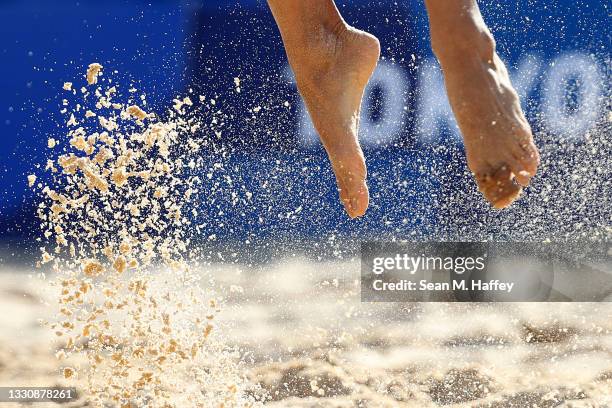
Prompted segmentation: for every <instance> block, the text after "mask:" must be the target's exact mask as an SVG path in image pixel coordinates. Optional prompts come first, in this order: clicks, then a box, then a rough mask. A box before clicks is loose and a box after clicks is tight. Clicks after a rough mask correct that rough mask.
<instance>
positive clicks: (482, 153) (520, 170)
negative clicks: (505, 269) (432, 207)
mask: <svg viewBox="0 0 612 408" xmlns="http://www.w3.org/2000/svg"><path fill="white" fill-rule="evenodd" d="M425 4H426V6H427V11H428V14H429V21H430V31H431V43H432V48H433V51H434V53H435V54H436V57H437V58H438V60H439V61H440V65H441V66H442V70H443V72H444V80H445V85H446V90H447V94H448V98H449V102H450V104H451V107H452V109H453V112H454V114H455V117H456V118H457V123H458V125H459V128H460V129H461V133H462V135H463V138H464V142H465V149H466V154H467V160H468V165H469V167H470V169H471V170H472V172H473V173H474V175H475V177H476V181H477V183H478V187H479V189H480V190H481V192H482V193H483V195H484V196H485V198H487V200H489V201H490V202H491V203H492V204H493V206H495V207H496V208H503V207H506V206H508V205H510V204H511V203H512V202H513V201H514V200H515V199H516V198H517V197H518V196H519V194H520V192H521V186H527V185H528V184H529V182H530V179H531V177H533V176H534V175H535V173H536V170H537V166H538V164H539V156H538V151H537V149H536V147H535V145H534V144H533V137H532V134H531V129H530V127H529V124H528V123H527V120H526V119H525V116H524V114H523V112H522V110H521V106H520V102H519V99H518V96H517V94H516V92H515V90H514V88H513V87H512V84H511V83H510V78H509V76H508V72H507V70H506V67H505V66H504V64H503V62H502V61H501V59H500V58H499V56H498V55H497V53H496V52H495V41H494V40H493V37H492V35H491V33H490V31H489V29H488V28H487V26H486V25H485V23H484V20H483V19H482V16H481V14H480V10H479V9H478V5H477V4H476V1H475V0H425Z"/></svg>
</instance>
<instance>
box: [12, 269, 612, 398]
mask: <svg viewBox="0 0 612 408" xmlns="http://www.w3.org/2000/svg"><path fill="white" fill-rule="evenodd" d="M351 271H354V273H352V272H351ZM357 271H358V268H357V264H356V263H355V262H353V263H351V262H333V263H320V262H311V261H307V260H292V261H284V262H281V263H278V264H270V265H265V266H263V267H260V268H253V267H247V266H244V267H240V266H236V265H234V266H227V265H225V266H224V265H214V266H210V267H206V268H205V270H204V269H202V270H201V271H200V273H203V274H207V275H208V274H209V273H211V272H212V273H213V274H214V275H215V276H217V277H220V280H219V282H218V285H217V286H218V288H219V289H220V290H222V291H223V288H225V292H224V293H223V294H222V297H223V298H224V299H225V306H224V308H223V310H222V311H221V313H220V314H219V316H218V317H219V318H220V321H219V322H218V323H219V324H220V326H222V330H223V335H222V338H223V341H224V342H226V343H225V344H224V346H226V347H227V348H230V347H235V348H236V349H237V350H239V353H238V354H237V355H236V356H235V357H236V360H234V361H230V360H227V361H226V364H236V363H237V362H238V361H241V363H240V364H239V365H238V367H240V371H241V372H242V373H243V374H245V375H246V376H247V377H248V381H246V382H245V388H244V392H245V393H246V394H247V395H251V396H256V397H257V399H261V400H263V401H265V405H266V406H271V407H356V406H357V407H359V406H362V407H496V408H502V407H508V408H509V407H521V408H523V407H558V406H562V407H606V406H609V404H611V403H612V399H611V398H612V397H611V395H612V357H611V356H612V353H611V351H612V326H611V323H610V322H611V321H612V319H611V317H612V308H611V307H610V306H609V305H608V304H594V303H589V304H567V303H560V304H506V305H502V304H498V305H467V304H419V305H417V304H364V303H360V301H359V295H358V289H359V288H358V286H357V284H356V282H355V279H356V278H357V276H358V275H357V273H358V272H357ZM27 272H28V271H16V270H9V271H6V270H5V271H3V273H2V274H1V275H0V279H1V281H0V287H1V288H2V293H1V296H0V299H2V300H1V302H2V307H3V308H5V309H3V310H13V311H14V313H11V314H10V315H9V314H4V315H3V316H1V317H0V319H1V320H0V322H1V325H2V327H3V328H6V329H5V330H3V331H2V333H1V335H0V382H2V383H3V384H7V385H10V384H19V385H42V384H45V385H56V384H64V385H77V386H78V387H79V391H80V392H81V397H80V398H79V400H78V401H76V402H74V403H71V404H67V405H65V406H75V407H76V406H91V396H88V395H87V392H86V391H85V389H86V386H87V381H86V379H85V378H82V377H79V378H71V379H65V378H62V376H61V375H60V374H61V369H62V367H63V366H65V365H66V364H67V363H66V361H58V360H57V359H56V357H55V356H54V354H55V353H56V352H57V351H58V350H63V347H62V344H61V342H56V343H55V345H54V346H53V347H51V346H50V344H52V343H51V341H52V340H53V337H54V336H53V334H52V333H50V332H49V330H48V329H46V328H41V327H40V326H39V325H38V324H37V319H39V318H41V317H48V318H50V317H51V314H52V313H51V312H52V309H51V308H49V307H48V306H46V305H45V303H40V302H39V295H38V294H39V293H44V291H43V292H41V289H42V286H44V283H43V282H41V281H39V280H38V279H36V278H28V277H27ZM272 282H279V285H278V287H274V286H273V285H271V283H272ZM280 282H283V284H282V285H281V284H280ZM237 287H240V288H242V291H240V290H237V289H236V288H237ZM46 293H47V295H46V296H48V297H47V298H46V299H45V300H46V301H48V302H53V301H54V299H53V296H52V293H51V292H49V291H48V290H47V291H46ZM43 296H45V295H43ZM68 361H70V363H71V364H73V365H75V366H77V365H79V364H83V365H85V364H86V363H87V360H86V358H84V357H83V356H81V355H78V354H74V355H72V356H71V357H70V358H69V360H68ZM170 373H171V371H168V374H170ZM185 380H188V379H185ZM184 385H187V384H184ZM88 401H89V402H88ZM88 404H89V405H88ZM11 406H16V405H15V404H13V405H11ZM41 406H45V405H41ZM49 406H53V405H49ZM94 406H95V404H94ZM178 406H185V405H178ZM205 406H218V405H216V404H213V403H211V404H207V405H205ZM227 406H232V405H231V404H229V405H227Z"/></svg>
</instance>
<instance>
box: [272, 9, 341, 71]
mask: <svg viewBox="0 0 612 408" xmlns="http://www.w3.org/2000/svg"><path fill="white" fill-rule="evenodd" d="M348 30H349V26H348V25H347V24H346V23H345V22H344V21H343V20H341V19H339V20H337V21H333V22H331V21H330V22H327V23H326V24H320V25H318V26H316V28H315V29H314V30H313V29H311V28H310V29H307V30H304V31H302V30H296V32H295V33H293V35H292V36H291V37H288V38H284V41H285V49H286V51H287V55H288V57H289V59H290V60H293V61H296V62H297V63H300V64H305V65H307V66H308V65H312V64H317V65H318V64H320V62H322V61H325V60H327V59H329V57H331V56H333V54H334V52H335V50H336V49H337V46H338V44H339V43H340V41H342V38H343V37H344V36H345V35H346V33H347V32H348Z"/></svg>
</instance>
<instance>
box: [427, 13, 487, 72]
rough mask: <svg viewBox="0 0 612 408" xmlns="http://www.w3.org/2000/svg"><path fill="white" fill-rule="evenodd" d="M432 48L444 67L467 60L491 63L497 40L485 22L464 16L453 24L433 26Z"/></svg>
mask: <svg viewBox="0 0 612 408" xmlns="http://www.w3.org/2000/svg"><path fill="white" fill-rule="evenodd" d="M431 47H432V50H433V52H434V54H435V56H436V57H437V58H438V60H439V61H440V63H441V64H443V65H444V64H445V63H448V62H453V61H456V60H458V59H465V58H478V59H480V60H482V61H483V62H490V61H493V57H494V56H495V40H494V38H493V35H492V34H491V32H490V31H489V29H488V28H487V26H486V25H485V24H484V22H483V21H482V20H476V19H473V18H471V17H464V16H462V17H460V18H459V19H458V20H457V21H456V22H454V23H452V24H445V25H444V26H435V25H433V24H432V27H431Z"/></svg>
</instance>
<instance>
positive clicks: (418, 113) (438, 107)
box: [0, 0, 610, 240]
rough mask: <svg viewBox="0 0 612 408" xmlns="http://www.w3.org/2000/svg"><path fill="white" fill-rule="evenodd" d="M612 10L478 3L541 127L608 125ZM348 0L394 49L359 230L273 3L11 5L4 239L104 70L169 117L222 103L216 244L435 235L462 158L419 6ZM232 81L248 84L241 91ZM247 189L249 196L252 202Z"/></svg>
mask: <svg viewBox="0 0 612 408" xmlns="http://www.w3.org/2000/svg"><path fill="white" fill-rule="evenodd" d="M605 3H606V2H599V1H579V2H575V1H569V0H557V1H552V2H548V1H523V0H514V1H507V2H497V1H484V2H481V9H482V11H483V14H484V16H485V20H486V21H487V22H488V23H489V25H490V27H491V29H492V31H493V33H494V35H495V37H496V39H497V43H498V47H499V51H500V54H501V56H502V58H503V59H504V60H505V61H507V63H508V64H509V68H510V71H511V73H512V76H513V81H514V83H515V85H516V86H517V88H518V90H519V93H520V95H521V98H522V100H523V104H524V106H525V108H526V109H527V111H528V114H529V115H528V116H529V118H530V120H531V122H532V124H533V126H534V128H535V129H536V130H537V131H538V132H541V133H542V134H546V135H552V136H550V137H554V138H557V139H564V140H567V141H568V142H570V143H580V139H581V137H583V136H584V133H585V131H586V129H588V128H589V127H592V126H593V125H594V123H595V122H596V121H597V119H598V118H600V117H601V116H602V112H603V111H604V109H605V108H606V106H607V105H606V103H607V102H606V101H607V98H608V96H609V89H608V88H607V84H608V82H609V57H610V34H609V17H608V14H609V10H608V9H607V7H606V4H605ZM338 4H339V8H340V9H341V12H342V13H343V15H344V16H345V19H346V20H347V21H348V22H349V23H351V24H353V25H355V26H357V27H359V28H362V29H365V30H368V31H371V32H373V33H374V34H376V35H377V36H379V38H380V39H381V42H382V44H383V47H382V48H383V59H382V61H381V63H380V65H379V68H378V70H377V72H376V74H375V76H374V79H373V81H372V84H371V85H370V87H369V89H368V96H367V98H366V101H365V103H366V109H365V112H364V118H363V119H362V122H363V125H362V142H363V145H364V148H365V153H366V156H367V161H368V166H369V173H370V183H369V184H370V187H371V194H372V200H371V208H370V211H369V212H368V214H367V216H366V217H364V218H363V219H361V220H359V221H356V222H349V221H348V219H347V218H346V217H345V216H344V214H343V211H342V209H341V206H340V205H339V204H338V202H337V192H336V190H335V187H334V180H333V175H332V173H331V171H330V170H329V168H328V163H327V160H326V158H325V155H324V153H323V151H322V148H321V147H320V144H319V143H318V142H317V140H316V135H314V133H313V131H312V127H311V125H310V123H309V121H308V118H307V116H306V115H305V112H304V108H303V106H302V104H301V102H300V100H299V97H298V95H297V93H296V91H295V87H294V85H293V84H292V79H291V73H290V70H288V68H287V64H286V58H285V56H284V51H283V49H282V43H281V41H280V38H279V35H278V32H277V29H276V27H275V25H274V22H273V19H272V16H271V15H270V13H269V11H268V9H267V7H266V5H265V3H264V2H262V1H257V2H256V1H238V2H234V1H202V2H193V1H170V0H168V1H153V2H146V1H113V0H111V1H104V2H100V1H89V0H82V1H78V2H75V1H54V2H49V1H36V0H31V1H6V0H5V1H0V31H1V34H2V36H1V37H0V38H2V40H0V41H1V43H0V55H1V56H2V62H3V63H2V66H1V67H0V90H1V92H0V128H1V133H0V237H9V236H13V237H21V236H23V235H24V234H26V233H29V232H31V231H33V230H34V229H35V227H34V225H35V223H34V219H33V205H34V203H35V201H34V197H33V195H32V193H31V192H30V191H29V190H28V189H27V186H26V184H27V183H26V175H27V174H30V173H32V172H36V167H35V166H36V165H37V164H40V163H43V164H44V162H45V157H44V152H45V149H44V146H45V144H46V140H47V137H48V136H49V135H58V134H61V133H62V129H61V127H59V126H58V124H57V123H59V117H58V111H59V108H60V96H59V95H60V92H59V89H60V88H61V85H62V83H63V82H64V81H69V80H73V79H75V78H80V77H81V76H82V75H83V72H84V69H85V67H86V66H87V64H89V63H90V62H93V61H98V62H101V63H102V64H104V65H105V66H106V67H108V68H109V69H113V70H115V69H116V70H118V71H119V74H117V75H116V77H118V78H119V82H120V83H128V82H130V81H135V82H137V85H138V87H139V89H141V90H143V91H144V92H145V93H147V95H148V99H149V101H152V102H153V103H154V106H156V107H157V108H158V109H163V107H165V106H167V104H168V103H170V101H171V99H172V97H174V96H175V95H176V94H178V93H181V92H184V91H185V90H186V89H187V88H193V89H194V90H195V91H196V92H197V93H200V94H204V95H210V96H211V97H214V98H215V99H216V100H217V101H218V107H219V110H221V111H222V112H223V115H225V124H224V132H223V137H222V139H221V140H220V141H218V142H217V143H216V144H215V146H216V149H217V150H214V151H211V152H207V160H210V163H211V165H212V164H213V163H221V164H222V165H223V170H222V171H220V172H218V173H216V174H215V176H214V177H215V178H214V179H213V180H212V181H211V183H210V185H209V191H207V192H206V194H205V195H203V196H202V199H201V202H200V204H199V207H200V208H199V212H200V220H199V222H200V223H203V224H204V225H205V226H206V228H205V229H204V230H203V233H202V234H203V237H204V238H206V239H208V237H211V236H212V235H213V234H214V239H217V240H227V239H231V240H236V239H238V240H254V239H260V238H269V237H281V238H283V237H296V236H305V237H325V238H326V239H334V238H333V237H334V236H336V235H340V236H343V237H350V236H357V235H358V236H360V237H367V236H375V237H381V236H401V237H407V236H411V235H415V234H416V235H420V236H422V235H428V234H431V233H432V232H433V231H434V230H435V228H436V224H437V223H438V220H439V219H440V217H443V216H444V208H442V207H440V206H439V205H437V202H438V197H439V196H440V195H441V194H446V193H447V192H448V191H447V190H448V188H449V187H448V185H452V181H453V180H454V179H455V178H456V177H458V176H457V174H463V172H464V171H465V163H464V159H463V156H462V154H461V144H460V140H459V138H458V131H457V128H456V126H455V124H454V121H453V119H452V116H451V115H450V110H449V107H448V103H447V101H446V97H445V95H444V91H443V88H442V79H441V76H440V72H439V69H438V67H437V65H436V63H435V61H434V60H433V58H432V55H431V51H430V49H429V40H428V33H427V19H426V14H425V10H424V7H423V4H422V2H420V1H416V0H415V1H402V2H392V1H343V2H338ZM234 77H240V78H241V80H242V86H241V88H242V92H241V93H240V94H236V93H235V92H234V90H233V78H234ZM566 85H567V86H566ZM285 101H287V102H289V103H290V105H289V107H286V106H285ZM256 106H261V108H262V109H261V111H259V113H258V114H256V115H255V114H254V113H253V111H252V108H254V107H256ZM202 137H207V136H206V135H202ZM40 173H41V172H40V171H38V172H37V174H40ZM228 176H229V180H231V182H228ZM442 182H444V184H445V185H446V187H445V188H446V190H444V189H443V187H442V186H441V183H442ZM457 188H458V187H457ZM246 191H249V192H251V193H253V199H252V201H250V202H248V203H247V202H246V200H244V199H243V198H244V194H246ZM473 200H474V203H479V204H481V202H480V200H481V198H480V197H479V196H477V195H475V196H474V198H473ZM481 208H482V207H481ZM482 211H485V210H482ZM330 237H331V238H330ZM210 239H212V238H210Z"/></svg>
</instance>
